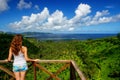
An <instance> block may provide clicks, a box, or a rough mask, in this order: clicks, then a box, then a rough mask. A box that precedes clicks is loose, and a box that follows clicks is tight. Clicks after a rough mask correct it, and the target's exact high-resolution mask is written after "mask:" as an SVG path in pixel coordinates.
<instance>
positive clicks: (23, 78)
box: [20, 71, 26, 80]
mask: <svg viewBox="0 0 120 80" xmlns="http://www.w3.org/2000/svg"><path fill="white" fill-rule="evenodd" d="M25 74H26V71H21V72H20V76H21V78H20V80H25Z"/></svg>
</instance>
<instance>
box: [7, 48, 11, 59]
mask: <svg viewBox="0 0 120 80" xmlns="http://www.w3.org/2000/svg"><path fill="white" fill-rule="evenodd" d="M11 58H12V50H11V48H10V49H9V55H8V59H7V60H8V61H11Z"/></svg>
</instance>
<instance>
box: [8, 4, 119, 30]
mask: <svg viewBox="0 0 120 80" xmlns="http://www.w3.org/2000/svg"><path fill="white" fill-rule="evenodd" d="M90 13H91V7H90V6H89V5H88V4H79V5H78V8H77V9H76V10H75V16H73V17H72V18H71V19H67V17H66V16H64V14H63V12H62V11H60V10H56V11H55V12H53V13H52V14H49V10H48V9H47V8H44V9H43V11H41V12H40V13H37V14H33V13H32V14H31V15H30V16H23V17H22V20H21V21H16V22H13V23H10V24H9V25H10V26H11V27H12V28H13V29H16V30H23V31H31V30H32V31H33V30H34V31H74V30H75V29H77V28H79V27H81V26H91V25H97V24H103V23H109V22H116V21H120V14H118V15H114V16H110V15H109V14H110V13H109V11H108V10H102V11H97V12H96V14H95V15H90Z"/></svg>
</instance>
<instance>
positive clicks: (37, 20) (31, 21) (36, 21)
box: [9, 8, 49, 30]
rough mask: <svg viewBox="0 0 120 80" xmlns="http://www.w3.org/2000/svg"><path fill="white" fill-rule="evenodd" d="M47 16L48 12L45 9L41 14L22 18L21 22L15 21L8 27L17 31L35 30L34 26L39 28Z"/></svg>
mask: <svg viewBox="0 0 120 80" xmlns="http://www.w3.org/2000/svg"><path fill="white" fill-rule="evenodd" d="M48 16H49V11H48V9H47V8H44V9H43V11H42V12H41V13H38V14H31V16H23V17H22V20H21V21H18V22H17V21H16V22H14V23H10V24H9V25H10V26H11V27H12V28H15V29H17V30H19V29H23V30H28V29H35V28H34V27H35V26H37V27H38V26H40V25H41V24H42V23H44V22H45V21H46V19H47V18H48Z"/></svg>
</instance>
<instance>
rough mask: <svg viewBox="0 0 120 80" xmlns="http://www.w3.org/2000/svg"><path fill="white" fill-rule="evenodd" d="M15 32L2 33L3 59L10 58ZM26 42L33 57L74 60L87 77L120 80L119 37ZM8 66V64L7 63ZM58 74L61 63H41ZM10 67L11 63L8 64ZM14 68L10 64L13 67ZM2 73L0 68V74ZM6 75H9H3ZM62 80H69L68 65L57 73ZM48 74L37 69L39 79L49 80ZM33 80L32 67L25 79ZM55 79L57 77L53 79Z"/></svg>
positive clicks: (27, 40) (92, 79) (26, 39)
mask: <svg viewBox="0 0 120 80" xmlns="http://www.w3.org/2000/svg"><path fill="white" fill-rule="evenodd" d="M12 37H13V36H12V35H8V34H4V35H3V34H2V36H1V35H0V45H1V44H2V46H0V51H1V53H0V55H1V56H0V59H5V58H6V57H7V53H8V49H9V45H10V42H11V39H12ZM23 45H25V46H27V47H28V55H29V56H30V57H31V58H40V59H43V60H45V59H46V60H54V59H56V60H74V61H75V62H76V63H77V65H78V66H79V69H80V70H82V71H83V73H84V74H85V76H86V77H87V79H88V80H119V79H120V67H119V66H120V58H119V57H120V54H119V53H120V40H119V39H118V38H117V37H110V38H103V39H97V40H86V41H80V40H71V41H38V40H36V39H32V38H24V41H23ZM4 65H5V66H8V65H7V64H4ZM40 65H42V66H44V67H45V68H47V69H48V70H49V71H51V72H53V73H55V72H56V70H57V69H59V68H60V67H61V66H62V64H46V63H45V64H40ZM9 66H10V64H9ZM10 67H11V66H10ZM2 73H3V72H2V71H0V74H2ZM2 76H3V77H5V79H4V80H6V78H8V77H9V76H8V77H6V75H5V74H2ZM58 76H59V77H60V78H61V79H62V80H69V76H70V75H69V68H68V69H66V70H65V71H63V72H62V73H60V74H59V75H58ZM48 77H49V75H48V74H46V73H45V72H43V71H41V70H39V69H38V68H37V79H38V80H46V79H47V78H48ZM32 79H33V67H30V68H29V70H28V72H27V75H26V80H32ZM53 80H54V79H53Z"/></svg>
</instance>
